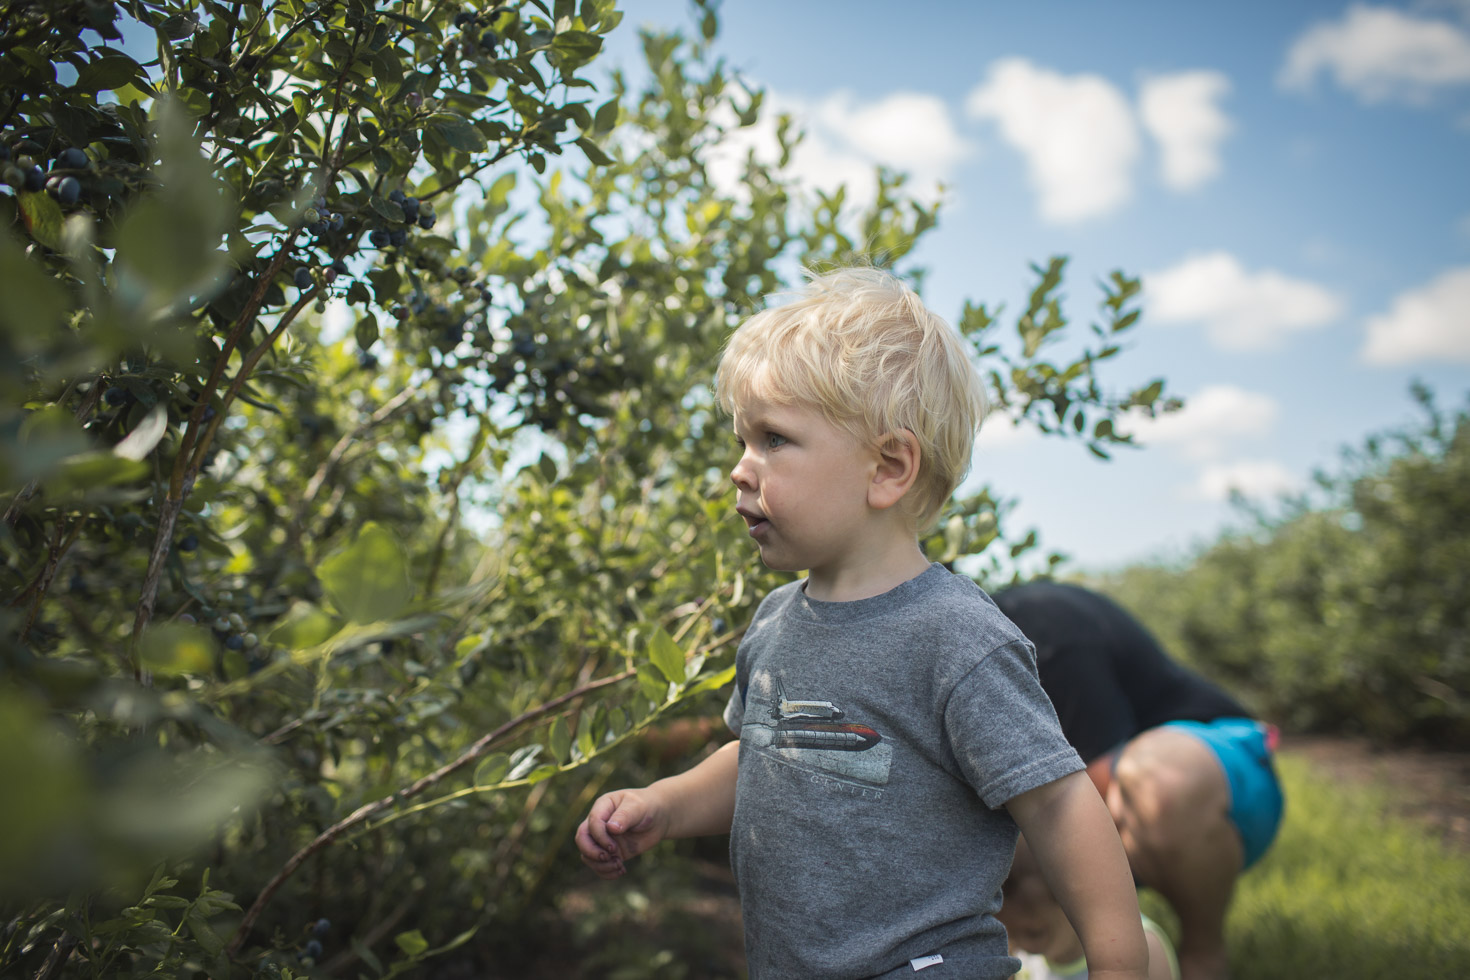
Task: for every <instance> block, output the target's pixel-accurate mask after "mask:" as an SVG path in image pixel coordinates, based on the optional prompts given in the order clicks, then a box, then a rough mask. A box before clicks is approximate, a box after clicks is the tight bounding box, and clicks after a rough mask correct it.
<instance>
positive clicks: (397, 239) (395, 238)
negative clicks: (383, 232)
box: [388, 228, 408, 247]
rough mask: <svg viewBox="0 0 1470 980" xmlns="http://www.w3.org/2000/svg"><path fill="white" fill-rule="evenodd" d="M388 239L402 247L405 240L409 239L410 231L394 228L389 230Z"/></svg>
mask: <svg viewBox="0 0 1470 980" xmlns="http://www.w3.org/2000/svg"><path fill="white" fill-rule="evenodd" d="M388 240H389V241H391V242H392V243H393V244H394V245H398V246H400V247H401V246H402V245H403V244H404V243H405V242H407V241H408V232H406V231H404V230H403V229H402V228H394V229H393V230H392V231H390V232H388Z"/></svg>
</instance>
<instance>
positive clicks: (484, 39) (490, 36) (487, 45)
mask: <svg viewBox="0 0 1470 980" xmlns="http://www.w3.org/2000/svg"><path fill="white" fill-rule="evenodd" d="M499 41H500V38H499V37H497V36H496V34H495V32H494V31H486V32H485V33H484V34H481V35H480V47H482V48H484V49H485V53H486V54H494V53H495V45H496V44H497V43H499Z"/></svg>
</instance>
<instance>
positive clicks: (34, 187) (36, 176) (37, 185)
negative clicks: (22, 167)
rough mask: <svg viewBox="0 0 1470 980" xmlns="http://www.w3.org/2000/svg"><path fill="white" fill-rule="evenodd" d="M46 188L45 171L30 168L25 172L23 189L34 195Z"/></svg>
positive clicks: (38, 168)
mask: <svg viewBox="0 0 1470 980" xmlns="http://www.w3.org/2000/svg"><path fill="white" fill-rule="evenodd" d="M45 186H46V171H44V170H42V169H41V168H40V167H35V166H33V167H31V169H29V170H27V171H25V189H26V190H28V191H31V192H32V193H35V192H36V191H39V190H41V189H42V188H44V187H45Z"/></svg>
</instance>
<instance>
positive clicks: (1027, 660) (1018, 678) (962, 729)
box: [944, 640, 1082, 808]
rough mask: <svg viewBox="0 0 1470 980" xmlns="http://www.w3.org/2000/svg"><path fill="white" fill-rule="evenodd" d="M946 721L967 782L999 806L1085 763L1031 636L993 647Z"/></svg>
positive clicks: (958, 690) (962, 685) (953, 697)
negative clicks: (1040, 672)
mask: <svg viewBox="0 0 1470 980" xmlns="http://www.w3.org/2000/svg"><path fill="white" fill-rule="evenodd" d="M944 725H945V731H946V734H947V736H948V738H949V742H950V748H951V751H952V752H953V753H954V756H955V760H956V762H957V763H958V765H959V767H960V770H961V771H962V772H963V773H964V776H965V779H966V780H967V781H968V782H969V783H970V785H971V786H973V787H974V789H975V792H976V793H978V794H979V796H980V798H981V799H982V800H984V802H985V805H986V806H989V807H991V808H995V807H999V806H1003V805H1005V803H1006V801H1007V800H1010V799H1011V798H1012V797H1015V796H1019V795H1020V794H1021V793H1024V792H1026V791H1027V790H1031V789H1035V788H1036V787H1038V786H1044V785H1046V784H1047V783H1050V782H1054V781H1056V780H1058V779H1060V778H1062V777H1063V776H1065V775H1067V774H1068V773H1072V772H1076V771H1078V770H1079V769H1081V768H1082V760H1081V759H1080V758H1079V757H1078V755H1077V752H1076V751H1075V750H1074V749H1073V748H1072V746H1071V745H1069V744H1068V743H1067V739H1066V737H1065V736H1063V735H1062V729H1061V725H1060V724H1058V722H1057V715H1056V712H1055V711H1054V710H1053V709H1052V705H1051V701H1050V700H1049V699H1048V698H1047V696H1046V692H1045V691H1043V690H1042V689H1041V682H1040V680H1039V679H1038V678H1037V675H1036V658H1035V653H1034V652H1033V650H1032V648H1031V644H1030V643H1027V642H1025V641H1023V640H1018V641H1016V642H1013V643H1008V644H1006V645H1005V646H1002V647H999V648H997V649H996V650H994V651H992V652H991V653H990V654H989V655H987V656H986V657H985V659H984V660H982V661H981V662H980V663H979V664H978V665H976V666H975V667H974V668H973V669H972V670H971V671H970V672H969V673H967V674H966V675H965V676H964V677H963V678H962V679H961V680H960V682H959V683H958V684H956V685H955V688H954V690H953V691H952V692H951V694H950V696H949V700H948V702H947V703H946V705H945V709H944Z"/></svg>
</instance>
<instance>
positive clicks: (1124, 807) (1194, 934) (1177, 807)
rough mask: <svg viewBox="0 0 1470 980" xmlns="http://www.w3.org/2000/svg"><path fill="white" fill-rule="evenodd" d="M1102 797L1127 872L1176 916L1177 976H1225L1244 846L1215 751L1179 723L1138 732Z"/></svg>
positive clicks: (1216, 979) (1194, 979)
mask: <svg viewBox="0 0 1470 980" xmlns="http://www.w3.org/2000/svg"><path fill="white" fill-rule="evenodd" d="M1107 802H1108V809H1109V810H1110V811H1111V812H1112V814H1113V820H1114V821H1115V822H1116V823H1117V825H1118V833H1119V835H1120V836H1121V837H1122V839H1123V848H1124V850H1126V851H1127V852H1128V861H1129V864H1130V865H1131V866H1132V868H1133V874H1134V875H1135V876H1136V877H1137V878H1138V880H1139V882H1140V883H1141V884H1144V885H1147V886H1149V887H1151V888H1154V889H1156V890H1157V891H1158V892H1159V894H1161V895H1163V896H1164V898H1165V899H1166V900H1167V901H1168V902H1169V904H1170V905H1171V906H1173V908H1174V911H1175V912H1176V913H1177V914H1178V915H1179V924H1180V929H1181V932H1182V938H1181V941H1180V944H1179V967H1180V971H1181V973H1182V974H1183V980H1226V978H1227V977H1228V975H1229V971H1228V970H1227V968H1226V962H1225V913H1226V911H1227V909H1228V908H1229V905H1230V896H1231V893H1232V892H1233V891H1234V889H1235V879H1236V877H1237V876H1238V875H1239V874H1240V871H1241V867H1242V865H1243V864H1244V852H1243V850H1242V847H1241V843H1240V835H1239V834H1238V833H1237V832H1236V830H1235V827H1234V825H1233V824H1231V823H1230V819H1229V809H1230V787H1229V784H1228V783H1227V782H1226V780H1225V773H1224V771H1223V770H1222V769H1221V768H1220V764H1219V762H1218V760H1216V758H1215V754H1214V753H1213V752H1211V751H1210V749H1209V748H1208V747H1207V746H1206V745H1205V744H1204V743H1203V742H1201V741H1200V740H1199V739H1197V738H1195V737H1193V736H1192V735H1187V734H1185V733H1184V732H1181V731H1178V730H1177V729H1169V728H1155V729H1151V730H1150V731H1147V732H1144V733H1143V734H1142V735H1139V736H1138V737H1137V738H1135V739H1133V741H1131V742H1129V743H1128V745H1127V746H1126V747H1125V748H1124V749H1123V752H1122V754H1121V755H1119V757H1118V766H1117V770H1116V772H1115V774H1114V779H1113V783H1112V785H1111V786H1110V787H1109V788H1108V793H1107Z"/></svg>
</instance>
